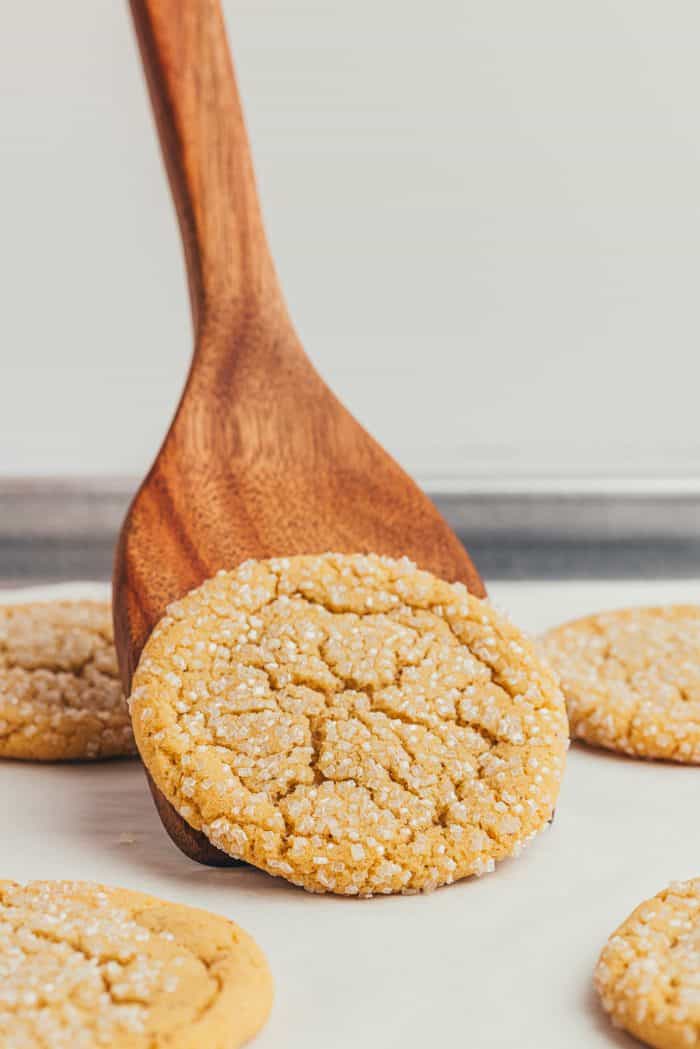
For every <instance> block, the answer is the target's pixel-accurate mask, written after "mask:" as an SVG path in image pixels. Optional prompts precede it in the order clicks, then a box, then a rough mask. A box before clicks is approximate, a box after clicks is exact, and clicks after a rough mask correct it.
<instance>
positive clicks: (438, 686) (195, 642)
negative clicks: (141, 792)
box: [130, 554, 568, 895]
mask: <svg viewBox="0 0 700 1049" xmlns="http://www.w3.org/2000/svg"><path fill="white" fill-rule="evenodd" d="M133 685H134V687H133V693H132V696H131V699H130V706H131V712H132V718H133V723H134V731H135V735H136V740H137V743H138V746H139V749H140V751H141V754H142V756H143V758H144V761H145V763H146V765H147V766H148V769H149V771H150V773H151V775H152V776H153V778H154V780H155V782H156V783H157V785H158V787H159V788H160V790H161V791H162V792H163V793H164V794H165V796H166V797H167V798H168V799H169V800H170V802H171V803H172V804H173V805H174V806H175V807H176V809H177V810H178V811H179V812H180V813H181V815H182V816H183V817H184V818H185V819H186V820H187V821H188V822H189V823H190V824H191V825H192V826H193V827H195V828H197V829H201V830H203V831H204V833H205V834H206V835H207V837H208V838H209V840H210V841H211V842H212V843H213V844H214V845H216V846H217V847H218V848H220V849H222V850H224V851H225V852H227V853H229V854H230V855H232V856H235V857H238V858H240V859H243V860H246V861H248V862H250V863H253V864H255V865H256V866H258V867H261V868H263V869H264V870H266V871H268V872H269V873H271V874H275V875H281V876H283V877H285V878H287V879H288V880H289V881H292V882H295V883H296V884H299V885H302V886H304V887H305V888H306V889H310V890H313V891H316V892H324V891H331V892H338V893H347V894H353V895H354V894H360V895H368V894H371V893H374V892H397V891H405V892H406V891H409V892H410V891H418V890H426V889H432V888H435V887H437V886H438V885H442V884H445V883H449V882H452V881H454V880H455V879H457V878H463V877H465V876H467V875H471V874H482V873H484V872H485V871H488V870H491V869H492V868H493V865H494V862H495V861H497V860H499V859H501V858H503V857H505V856H508V855H511V854H514V853H516V852H517V851H518V850H519V848H520V847H521V846H522V845H523V844H524V843H525V842H526V841H528V840H529V839H530V838H531V837H532V836H533V834H535V833H536V832H537V831H539V830H540V829H541V828H542V827H543V826H544V825H545V824H546V823H547V821H548V820H549V819H550V817H551V814H552V811H553V807H554V804H555V800H556V797H557V793H558V789H559V783H560V779H561V775H562V770H563V765H564V758H565V751H566V747H567V741H568V725H567V721H566V713H565V709H564V702H563V698H562V696H561V693H560V692H559V690H558V687H557V685H556V683H555V681H554V678H553V676H552V674H551V672H550V671H549V669H548V668H547V667H546V665H545V664H543V663H542V662H540V661H539V659H538V658H537V657H536V655H535V653H534V651H533V649H532V647H531V645H530V644H529V642H528V641H526V640H525V638H524V637H523V635H522V634H521V633H520V632H519V631H518V630H517V629H516V628H515V627H514V626H513V625H512V624H511V623H510V622H509V621H508V620H507V619H506V618H505V617H504V616H503V615H500V614H498V613H497V612H496V611H494V609H493V608H492V607H491V606H490V605H489V604H488V603H486V602H483V601H480V600H478V599H476V598H474V597H472V596H471V595H469V594H468V593H467V591H466V589H465V588H464V586H462V585H461V584H449V583H446V582H444V581H443V580H441V579H438V578H436V577H435V576H433V575H431V574H429V573H428V572H424V571H420V570H418V569H417V568H416V567H415V565H413V564H412V563H411V562H410V561H408V560H406V559H403V560H392V559H389V558H385V557H379V556H376V555H337V554H325V555H321V556H308V557H292V558H287V559H277V560H270V561H260V562H254V561H249V562H246V563H245V564H243V565H241V566H240V567H239V568H237V569H236V570H234V571H231V572H220V573H219V574H218V575H217V576H215V577H214V578H213V579H210V580H209V581H208V582H206V583H204V584H203V585H202V586H201V587H199V588H198V589H197V590H194V591H192V592H191V593H190V594H188V595H187V596H186V597H184V598H183V599H182V600H181V601H178V602H177V603H175V604H173V605H172V606H171V607H170V608H169V609H168V614H167V615H166V617H165V618H164V619H163V620H162V621H161V622H160V623H159V624H158V626H157V627H156V629H155V630H154V632H153V634H152V636H151V637H150V639H149V641H148V643H147V644H146V646H145V648H144V651H143V655H142V658H141V660H140V662H139V666H138V668H137V671H136V674H135V676H134V682H133Z"/></svg>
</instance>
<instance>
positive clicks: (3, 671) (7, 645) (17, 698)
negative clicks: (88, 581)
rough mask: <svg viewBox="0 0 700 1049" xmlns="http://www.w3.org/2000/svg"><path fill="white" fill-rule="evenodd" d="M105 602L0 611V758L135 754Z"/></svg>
mask: <svg viewBox="0 0 700 1049" xmlns="http://www.w3.org/2000/svg"><path fill="white" fill-rule="evenodd" d="M135 751H136V747H135V745H134V738H133V735H132V732H131V723H130V721H129V712H128V710H127V707H126V702H125V699H124V696H123V693H122V688H121V683H120V681H119V670H118V667H117V656H116V652H115V649H114V640H113V634H112V609H111V606H110V604H109V602H107V601H80V600H79V601H45V602H35V603H30V604H18V605H3V606H0V757H4V758H25V759H28V760H30V761H65V760H75V759H87V758H107V757H119V756H122V755H128V754H134V753H135Z"/></svg>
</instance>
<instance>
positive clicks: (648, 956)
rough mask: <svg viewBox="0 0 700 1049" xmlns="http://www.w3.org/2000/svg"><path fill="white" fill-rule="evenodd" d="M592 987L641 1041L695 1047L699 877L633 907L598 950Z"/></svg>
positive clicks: (662, 1048) (699, 1019)
mask: <svg viewBox="0 0 700 1049" xmlns="http://www.w3.org/2000/svg"><path fill="white" fill-rule="evenodd" d="M595 986H596V989H597V991H598V993H599V994H600V996H601V999H602V1002H603V1006H604V1008H605V1009H606V1011H607V1012H608V1013H610V1016H611V1018H612V1020H613V1023H615V1024H616V1026H618V1027H624V1028H625V1030H627V1031H629V1032H630V1033H631V1034H633V1035H635V1037H637V1038H641V1040H642V1041H643V1042H648V1043H649V1045H653V1046H656V1047H657V1049H693V1047H694V1046H699V1045H700V878H695V879H693V880H691V881H686V882H675V883H674V884H672V885H671V886H669V888H668V889H664V891H663V892H660V893H659V894H658V896H654V897H653V899H651V900H647V901H646V903H643V904H642V905H641V906H640V907H637V909H636V910H635V911H634V912H633V913H632V914H631V915H630V917H629V918H628V919H627V921H625V922H623V923H622V925H621V926H620V928H619V929H618V930H617V931H616V932H615V933H614V934H613V935H612V936H611V937H610V939H609V940H608V943H607V944H606V946H605V948H604V949H603V953H602V954H601V956H600V961H599V962H598V966H597V968H596V971H595Z"/></svg>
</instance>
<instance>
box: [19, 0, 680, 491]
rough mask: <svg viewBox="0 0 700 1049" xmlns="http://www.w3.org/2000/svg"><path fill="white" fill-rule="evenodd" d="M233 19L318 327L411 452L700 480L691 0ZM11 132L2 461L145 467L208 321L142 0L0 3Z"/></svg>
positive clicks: (417, 465)
mask: <svg viewBox="0 0 700 1049" xmlns="http://www.w3.org/2000/svg"><path fill="white" fill-rule="evenodd" d="M225 9H226V13H227V16H228V21H229V28H230V36H231V40H232V44H233V50H234V54H235V58H236V61H237V65H238V69H239V73H240V81H241V85H242V88H243V94H244V98H245V102H246V107H247V113H248V117H249V123H250V127H251V130H252V136H253V140H254V147H255V155H256V161H257V169H258V173H259V179H260V185H261V189H262V194H263V202H264V206H265V212H266V216H267V220H268V226H269V231H270V235H271V240H272V245H273V249H274V253H275V256H276V258H277V261H278V264H279V269H280V272H281V274H282V277H283V282H284V286H285V288H286V290H287V294H288V298H289V302H290V306H291V308H292V312H293V315H294V317H295V318H296V321H297V324H298V327H299V330H300V333H301V335H302V338H303V340H304V342H305V344H306V346H307V348H308V350H309V352H310V353H311V355H312V356H313V358H314V359H315V360H316V361H317V363H318V365H319V366H320V368H321V369H322V371H323V372H324V373H325V374H326V376H327V377H328V378H329V380H330V381H331V383H332V385H333V386H334V387H335V388H336V390H337V392H338V393H339V394H340V396H341V397H343V398H344V399H345V400H346V401H347V403H348V404H349V406H350V407H351V409H353V410H354V411H355V412H356V413H357V415H358V416H359V417H360V418H361V419H362V420H363V421H364V422H365V423H366V424H367V425H368V426H369V428H370V429H371V430H372V431H373V432H374V433H376V435H377V436H378V438H379V439H380V440H381V441H382V442H383V443H384V444H386V446H387V447H388V448H389V449H390V450H391V451H393V452H394V453H395V454H397V455H398V457H399V458H400V459H401V460H402V461H403V462H404V463H405V464H406V465H407V466H408V467H409V469H411V470H412V471H413V472H415V473H416V474H417V475H418V476H419V477H420V478H421V479H423V480H424V481H425V480H429V479H430V478H431V477H433V476H435V475H438V476H440V477H443V476H447V477H450V476H459V477H463V476H467V477H473V476H475V475H477V476H481V475H485V476H487V477H491V476H493V475H496V476H497V477H500V476H501V475H503V474H505V475H508V476H509V477H510V476H512V475H516V476H518V475H521V474H523V473H525V474H528V475H530V474H545V475H546V474H550V473H555V474H564V475H565V476H567V477H573V478H576V477H579V476H584V475H590V474H593V475H595V476H596V477H599V476H602V477H605V476H614V477H618V476H620V475H623V476H635V475H639V474H640V473H641V474H651V475H661V476H664V477H670V476H676V475H692V476H694V477H697V476H698V462H700V454H699V453H700V447H699V443H698V442H699V440H700V430H699V429H698V427H697V426H696V425H695V424H694V420H695V418H696V414H697V413H696V391H697V388H698V385H699V383H700V356H699V355H698V353H697V345H698V341H699V340H700V312H699V311H698V309H697V305H696V302H697V288H696V283H697V273H698V271H699V270H700V208H699V207H698V194H697V187H698V185H700V102H699V101H698V100H699V99H700V64H699V63H698V61H697V40H698V37H699V36H700V5H698V4H697V3H695V2H693V0H676V2H675V3H671V4H660V3H659V2H658V0H587V2H586V3H578V4H576V3H561V2H559V0H540V2H538V3H535V4H527V3H523V2H522V0H472V2H470V3H461V2H458V0H434V2H433V3H431V4H430V5H426V4H418V3H409V4H407V3H405V2H402V0H382V2H381V3H373V2H372V0H356V2H355V3H352V4H349V3H346V2H345V0H323V2H320V0H299V2H296V3H289V0H264V2H261V0H226V3H225ZM0 126H1V127H2V135H0V171H2V190H3V191H2V194H1V195H0V229H1V230H2V237H1V239H0V286H1V287H2V289H3V293H4V294H3V307H2V333H3V341H2V349H1V350H0V362H1V363H0V418H1V419H2V441H0V474H3V473H8V472H11V473H15V474H22V473H30V472H47V473H62V474H66V473H76V472H81V473H93V472H101V471H108V472H111V473H117V474H120V475H124V474H134V475H138V474H140V473H142V472H143V471H144V469H145V467H146V466H147V464H148V463H149V462H150V460H151V458H152V456H153V454H154V453H155V451H156V448H157V446H158V444H159V443H160V439H161V437H162V435H163V432H164V429H165V426H166V423H167V421H168V419H169V416H170V414H171V411H172V409H173V408H174V405H175V403H176V399H177V397H178V394H179V392H180V388H181V384H182V379H183V376H184V372H185V367H186V362H187V358H188V355H189V349H190V322H189V316H188V307H187V295H186V290H185V282H184V277H183V268H182V262H181V253H180V245H179V243H178V237H177V232H176V225H175V220H174V216H173V210H172V207H171V203H170V200H169V197H168V191H167V187H166V182H165V178H164V175H163V172H162V168H161V162H160V157H159V153H158V148H157V145H156V140H155V135H154V132H153V127H152V122H151V116H150V112H149V108H148V102H147V99H146V95H145V91H144V89H143V84H142V77H141V70H140V68H139V64H138V59H137V55H136V48H135V46H134V41H133V38H132V31H131V26H130V23H129V16H128V5H126V4H125V3H115V2H114V0H72V2H71V3H68V4H66V3H54V4H51V3H43V4H38V3H36V2H25V3H9V2H8V3H4V4H0ZM397 391H399V392H397ZM125 412H126V415H125ZM127 417H128V425H125V420H126V418H127Z"/></svg>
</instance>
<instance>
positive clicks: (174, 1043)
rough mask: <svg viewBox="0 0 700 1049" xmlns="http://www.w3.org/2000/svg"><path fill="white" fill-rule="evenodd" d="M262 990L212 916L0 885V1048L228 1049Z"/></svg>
mask: <svg viewBox="0 0 700 1049" xmlns="http://www.w3.org/2000/svg"><path fill="white" fill-rule="evenodd" d="M271 996H272V990H271V980H270V975H269V971H268V969H267V965H266V962H265V960H264V957H263V955H262V953H261V952H260V950H259V948H258V947H257V946H256V945H255V944H254V943H253V941H252V940H251V939H250V938H249V937H248V936H247V935H246V933H244V932H243V931H242V930H241V929H238V928H237V926H235V925H234V924H233V923H232V922H229V921H227V920H226V919H224V918H220V917H218V916H217V915H213V914H208V913H206V912H204V911H199V910H195V909H194V908H192V907H184V906H181V905H179V904H171V903H165V902H163V901H162V900H157V899H154V898H153V897H150V896H145V895H143V894H141V893H138V892H130V891H127V890H124V889H107V888H104V887H103V886H100V885H92V884H90V883H88V882H50V881H47V882H31V883H29V884H28V885H26V886H23V885H18V884H17V883H15V882H7V881H0V1045H1V1046H3V1049H97V1047H103V1046H104V1047H109V1049H158V1047H159V1046H166V1045H167V1046H168V1047H169V1049H195V1047H196V1049H199V1047H200V1046H206V1047H207V1049H234V1047H235V1046H238V1045H241V1044H242V1043H243V1041H245V1040H246V1039H247V1038H248V1037H250V1035H252V1034H253V1033H254V1032H255V1031H256V1030H257V1029H258V1028H259V1027H260V1026H261V1025H262V1023H263V1022H264V1020H265V1017H266V1015H267V1012H268V1010H269V1006H270V1002H271Z"/></svg>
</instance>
